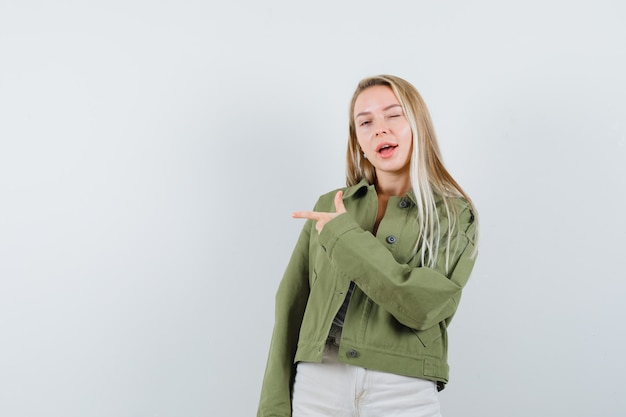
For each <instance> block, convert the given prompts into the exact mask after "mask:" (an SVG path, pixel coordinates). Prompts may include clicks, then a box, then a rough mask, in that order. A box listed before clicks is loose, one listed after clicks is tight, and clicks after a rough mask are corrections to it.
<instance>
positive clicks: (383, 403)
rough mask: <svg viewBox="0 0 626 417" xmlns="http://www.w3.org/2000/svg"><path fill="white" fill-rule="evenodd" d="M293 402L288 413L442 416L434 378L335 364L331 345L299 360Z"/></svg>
mask: <svg viewBox="0 0 626 417" xmlns="http://www.w3.org/2000/svg"><path fill="white" fill-rule="evenodd" d="M292 405H293V413H292V417H329V416H332V417H441V413H440V410H439V399H438V397H437V386H436V384H435V383H434V382H432V381H428V380H425V379H420V378H411V377H407V376H402V375H395V374H389V373H385V372H379V371H373V370H369V369H364V368H360V367H357V366H351V365H346V364H342V363H339V362H338V361H337V347H335V346H332V345H331V346H326V351H325V352H324V359H323V362H322V363H310V362H300V363H298V367H297V372H296V379H295V383H294V388H293V399H292Z"/></svg>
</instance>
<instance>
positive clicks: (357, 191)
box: [315, 180, 373, 211]
mask: <svg viewBox="0 0 626 417" xmlns="http://www.w3.org/2000/svg"><path fill="white" fill-rule="evenodd" d="M372 187H373V186H372V185H371V184H369V183H368V182H367V181H365V180H363V181H361V182H359V183H358V184H355V185H352V186H349V187H342V188H336V189H334V190H332V191H329V192H327V193H325V194H322V195H321V196H320V197H319V198H318V200H317V204H315V210H322V211H324V209H326V210H328V208H329V207H330V208H334V204H335V195H336V194H337V192H338V191H342V192H343V200H344V201H346V200H348V199H352V198H359V197H361V196H363V195H364V194H366V193H367V191H368V189H369V188H372Z"/></svg>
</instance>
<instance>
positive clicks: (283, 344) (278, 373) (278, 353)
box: [257, 221, 312, 417]
mask: <svg viewBox="0 0 626 417" xmlns="http://www.w3.org/2000/svg"><path fill="white" fill-rule="evenodd" d="M311 228H312V223H311V222H310V221H307V222H306V223H305V225H304V227H303V229H302V232H301V233H300V237H299V238H298V242H297V244H296V247H295V249H294V251H293V253H292V255H291V259H290V260H289V263H288V265H287V268H286V270H285V273H284V275H283V278H282V280H281V282H280V285H279V287H278V291H277V293H276V310H275V321H274V331H273V333H272V341H271V344H270V350H269V355H268V360H267V365H266V368H265V376H264V378H263V386H262V388H261V398H260V401H259V408H258V411H257V417H270V416H273V417H290V416H291V388H292V384H293V377H294V376H295V365H294V357H295V353H296V347H297V343H298V335H299V332H300V325H301V324H302V317H303V315H304V309H305V307H306V303H307V299H308V296H309V238H310V233H311Z"/></svg>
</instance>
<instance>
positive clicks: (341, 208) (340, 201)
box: [335, 191, 346, 214]
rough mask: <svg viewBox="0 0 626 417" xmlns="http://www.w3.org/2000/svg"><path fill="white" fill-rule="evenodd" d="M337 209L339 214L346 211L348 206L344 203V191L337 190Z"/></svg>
mask: <svg viewBox="0 0 626 417" xmlns="http://www.w3.org/2000/svg"><path fill="white" fill-rule="evenodd" d="M335 211H336V212H337V213H338V214H341V213H345V212H346V207H345V206H344V205H343V191H337V194H335Z"/></svg>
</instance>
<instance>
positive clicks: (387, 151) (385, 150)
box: [376, 143, 398, 156]
mask: <svg viewBox="0 0 626 417" xmlns="http://www.w3.org/2000/svg"><path fill="white" fill-rule="evenodd" d="M397 147H398V145H392V144H390V143H386V144H384V145H382V146H381V147H380V148H378V149H377V150H376V152H378V153H379V154H380V155H381V156H386V155H391V154H392V153H393V150H394V149H396V148H397Z"/></svg>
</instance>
